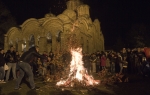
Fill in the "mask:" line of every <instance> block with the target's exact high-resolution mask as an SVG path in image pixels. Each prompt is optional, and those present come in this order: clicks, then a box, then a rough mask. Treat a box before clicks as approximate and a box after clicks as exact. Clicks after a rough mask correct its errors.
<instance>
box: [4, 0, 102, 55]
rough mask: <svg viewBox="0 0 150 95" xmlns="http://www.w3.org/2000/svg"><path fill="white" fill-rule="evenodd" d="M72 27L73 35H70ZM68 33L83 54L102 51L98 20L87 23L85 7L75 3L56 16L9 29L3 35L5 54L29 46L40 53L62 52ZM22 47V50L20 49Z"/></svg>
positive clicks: (28, 20) (77, 0) (34, 20)
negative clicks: (11, 46) (38, 49)
mask: <svg viewBox="0 0 150 95" xmlns="http://www.w3.org/2000/svg"><path fill="white" fill-rule="evenodd" d="M73 25H74V32H72V29H73ZM71 33H74V35H76V38H77V40H78V42H79V43H80V44H81V46H82V47H83V52H86V53H93V52H96V51H98V50H99V51H104V37H103V33H102V31H101V27H100V22H99V20H98V19H95V20H94V21H92V20H91V18H90V14H89V6H88V5H85V4H81V3H80V1H79V0H70V1H68V2H67V9H66V10H64V12H63V13H62V14H59V15H57V16H55V15H53V14H51V13H48V14H46V15H45V17H44V18H41V19H35V18H30V19H27V20H26V21H25V22H24V23H23V24H22V25H20V27H12V28H11V29H9V31H8V32H7V34H5V45H4V46H5V47H4V48H5V51H6V50H7V49H9V46H10V45H14V46H15V47H16V49H17V51H19V52H21V51H23V50H28V49H29V48H30V47H31V46H32V45H38V46H39V47H40V53H42V52H43V51H47V52H50V51H53V52H59V51H66V50H68V49H67V41H68V38H69V37H70V35H71ZM23 47H26V48H25V49H23Z"/></svg>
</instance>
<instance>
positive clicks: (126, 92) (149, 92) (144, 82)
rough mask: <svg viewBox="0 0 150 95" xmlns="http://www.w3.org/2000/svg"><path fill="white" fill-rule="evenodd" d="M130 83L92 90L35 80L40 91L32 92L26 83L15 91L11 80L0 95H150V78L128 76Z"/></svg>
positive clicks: (0, 91)
mask: <svg viewBox="0 0 150 95" xmlns="http://www.w3.org/2000/svg"><path fill="white" fill-rule="evenodd" d="M128 77H129V82H128V83H114V84H110V85H109V84H100V85H99V86H96V87H92V88H88V87H87V88H56V86H55V84H56V83H55V82H52V83H44V82H43V81H42V79H41V78H35V84H36V86H38V87H40V90H38V91H35V90H30V88H29V87H28V83H27V82H26V81H24V82H23V83H22V85H21V87H22V89H20V90H14V86H15V81H14V80H10V81H9V82H7V83H5V84H2V83H1V84H0V95H150V78H149V77H145V78H143V77H142V76H140V75H128Z"/></svg>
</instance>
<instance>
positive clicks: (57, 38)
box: [56, 31, 61, 42]
mask: <svg viewBox="0 0 150 95" xmlns="http://www.w3.org/2000/svg"><path fill="white" fill-rule="evenodd" d="M56 40H57V42H60V41H61V31H57V33H56Z"/></svg>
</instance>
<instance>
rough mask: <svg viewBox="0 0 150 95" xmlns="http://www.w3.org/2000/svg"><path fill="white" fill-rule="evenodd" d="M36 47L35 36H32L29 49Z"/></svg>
mask: <svg viewBox="0 0 150 95" xmlns="http://www.w3.org/2000/svg"><path fill="white" fill-rule="evenodd" d="M33 46H35V39H34V35H30V37H29V48H30V47H33Z"/></svg>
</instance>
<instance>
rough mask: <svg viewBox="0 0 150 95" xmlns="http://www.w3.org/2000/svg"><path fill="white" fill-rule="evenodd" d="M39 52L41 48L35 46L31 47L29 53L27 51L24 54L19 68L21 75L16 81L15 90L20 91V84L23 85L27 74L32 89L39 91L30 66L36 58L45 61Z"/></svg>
mask: <svg viewBox="0 0 150 95" xmlns="http://www.w3.org/2000/svg"><path fill="white" fill-rule="evenodd" d="M38 51H39V47H38V46H35V47H31V48H30V49H29V50H28V51H26V52H24V53H23V54H22V56H21V58H20V60H19V62H18V67H19V68H20V69H19V71H20V75H19V77H18V79H17V81H16V86H15V90H19V89H20V83H21V81H22V78H23V77H24V74H25V73H26V74H27V76H28V78H29V83H30V86H31V89H35V90H38V89H39V88H38V87H35V84H34V77H33V72H32V69H31V66H30V64H29V63H31V61H32V60H33V59H34V57H38V58H41V59H44V57H43V56H42V55H40V54H39V53H38Z"/></svg>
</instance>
